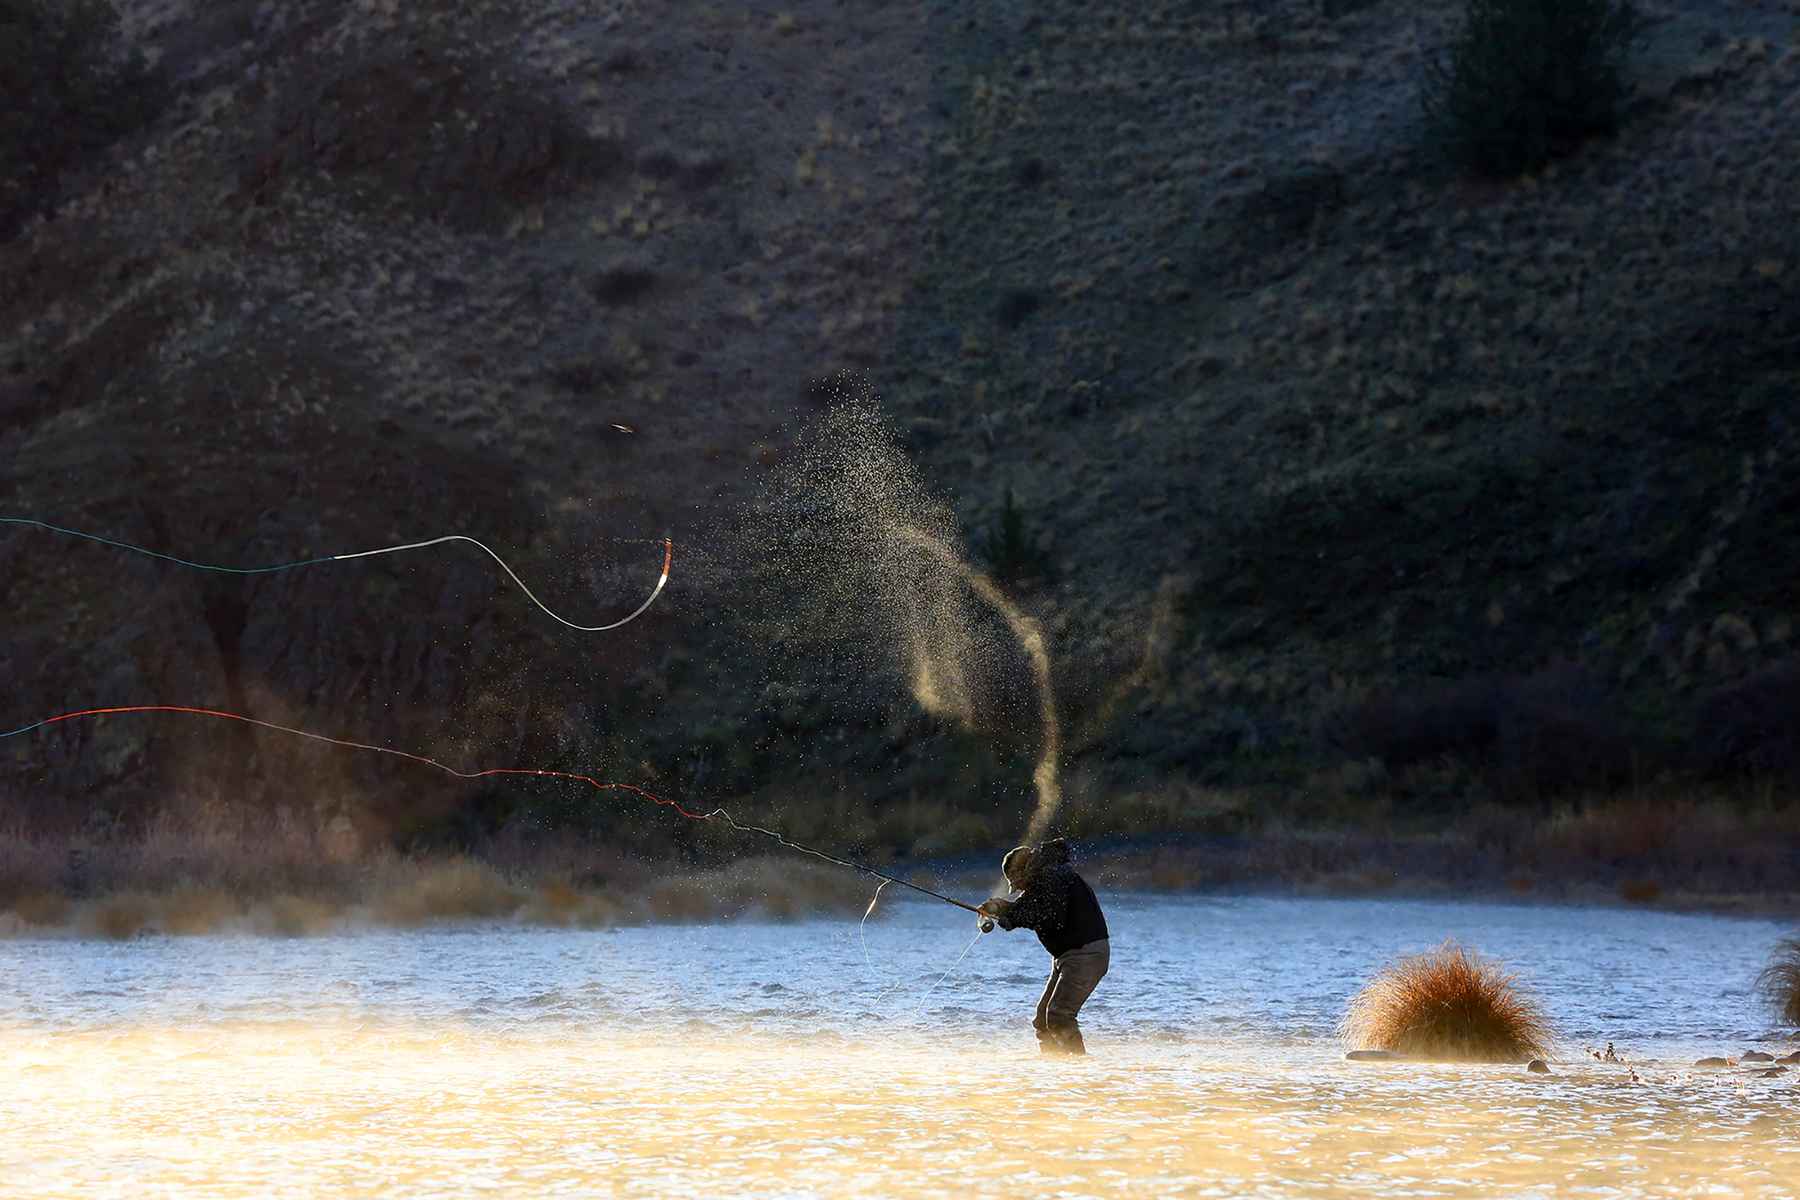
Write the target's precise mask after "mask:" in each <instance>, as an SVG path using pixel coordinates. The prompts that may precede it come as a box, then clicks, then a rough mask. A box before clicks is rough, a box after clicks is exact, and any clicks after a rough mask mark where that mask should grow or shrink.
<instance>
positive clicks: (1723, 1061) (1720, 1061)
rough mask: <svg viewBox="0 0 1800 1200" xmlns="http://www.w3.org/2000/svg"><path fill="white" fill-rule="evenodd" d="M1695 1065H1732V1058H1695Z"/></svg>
mask: <svg viewBox="0 0 1800 1200" xmlns="http://www.w3.org/2000/svg"><path fill="white" fill-rule="evenodd" d="M1694 1065H1695V1066H1696V1067H1729V1066H1730V1065H1731V1060H1730V1059H1729V1058H1717V1057H1713V1058H1698V1059H1695V1060H1694Z"/></svg>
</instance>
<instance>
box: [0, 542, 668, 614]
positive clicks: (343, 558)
mask: <svg viewBox="0 0 1800 1200" xmlns="http://www.w3.org/2000/svg"><path fill="white" fill-rule="evenodd" d="M0 525H23V526H27V527H29V528H33V529H42V530H45V531H47V532H49V533H57V534H62V535H64V536H66V537H75V538H81V539H83V540H85V541H90V542H98V543H100V544H101V545H103V546H112V547H114V548H115V549H119V550H128V551H130V552H131V553H133V554H142V555H144V556H145V557H147V558H156V559H161V560H162V561H164V562H172V563H176V564H178V565H180V566H184V567H192V568H194V569H195V570H198V571H214V572H217V573H219V574H223V575H267V574H272V573H273V572H276V571H291V570H293V569H295V568H297V567H311V566H317V565H319V564H320V563H332V562H348V561H349V560H351V559H354V558H374V557H376V556H377V555H382V554H399V553H402V552H404V551H407V550H423V549H425V548H426V547H428V546H442V545H444V544H446V543H448V542H467V543H469V544H470V545H471V546H474V547H475V548H476V549H478V550H480V551H481V552H482V553H483V554H485V555H487V556H488V557H489V558H491V559H493V560H494V561H495V562H496V563H498V564H499V566H500V569H501V570H502V571H504V572H506V574H507V577H508V578H510V579H511V580H512V581H513V582H514V583H515V584H517V585H518V588H519V590H520V591H521V592H524V593H525V598H526V599H527V600H530V601H531V602H532V603H533V604H534V605H536V606H537V607H538V609H539V610H540V611H542V612H543V614H544V615H545V616H547V617H549V618H550V619H551V620H553V621H555V622H557V623H558V624H560V625H563V626H566V627H567V628H569V629H573V630H575V631H576V632H577V633H606V632H609V631H611V630H614V629H618V628H620V627H621V626H624V625H629V624H631V622H633V621H635V620H637V619H638V618H639V617H641V616H643V615H644V613H645V612H647V611H648V610H649V608H650V606H651V605H652V604H655V603H656V598H657V597H658V596H660V595H662V592H663V588H664V587H665V586H667V584H668V582H669V568H670V566H671V565H672V564H673V562H674V559H675V543H674V541H673V540H672V539H670V538H663V539H662V544H663V564H662V574H661V576H659V577H658V579H657V581H656V586H655V587H654V588H652V589H651V590H650V595H649V597H648V598H646V599H645V600H644V602H643V603H642V604H640V605H638V606H637V607H636V608H635V609H633V610H632V611H631V612H630V613H628V614H627V615H625V616H623V617H621V618H619V619H618V620H617V621H610V622H607V623H604V624H599V625H581V624H577V623H576V622H574V621H571V620H568V619H567V618H565V617H563V616H561V615H559V614H558V613H556V612H553V611H552V610H551V609H550V608H549V606H548V605H546V604H545V603H544V602H543V601H542V600H539V599H538V598H537V594H536V593H534V592H533V591H532V590H531V589H530V588H528V587H526V586H525V581H524V580H523V579H520V578H519V575H518V572H516V571H514V570H513V569H512V567H511V566H509V565H508V564H507V562H506V560H505V559H503V558H501V557H500V556H499V555H498V554H496V553H494V551H493V550H492V549H490V548H489V547H488V546H487V545H486V544H485V543H483V542H480V541H477V540H476V539H475V538H472V537H469V536H467V535H466V534H461V533H450V534H445V535H444V536H442V537H435V538H427V539H425V540H424V541H418V542H403V543H401V544H400V545H397V546H381V547H378V548H377V549H374V550H357V551H354V552H352V553H349V554H324V555H320V556H318V557H316V558H302V559H297V560H295V561H293V562H285V563H275V564H273V565H271V566H266V567H227V566H220V565H218V564H216V563H203V562H195V561H194V560H192V559H187V558H180V557H177V556H176V555H173V554H164V553H162V552H161V551H158V550H150V549H146V548H145V547H143V546H134V545H132V544H131V543H129V542H121V541H117V540H115V539H113V538H109V537H102V536H100V535H99V534H97V533H85V532H83V531H82V530H79V529H66V528H64V527H63V526H61V525H52V524H50V523H49V522H48V521H37V520H33V519H31V518H29V517H0Z"/></svg>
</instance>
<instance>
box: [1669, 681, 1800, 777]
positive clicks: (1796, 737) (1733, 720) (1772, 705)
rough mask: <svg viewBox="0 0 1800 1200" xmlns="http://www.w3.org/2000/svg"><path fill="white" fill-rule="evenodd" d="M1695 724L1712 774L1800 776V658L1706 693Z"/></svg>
mask: <svg viewBox="0 0 1800 1200" xmlns="http://www.w3.org/2000/svg"><path fill="white" fill-rule="evenodd" d="M1694 724H1695V730H1694V745H1695V748H1696V750H1697V751H1698V753H1699V755H1700V756H1701V759H1702V762H1703V765H1704V766H1705V767H1706V768H1707V769H1708V770H1709V771H1711V772H1712V773H1713V774H1715V775H1720V776H1729V775H1753V776H1754V775H1777V776H1786V777H1790V778H1800V656H1790V657H1788V658H1786V659H1783V660H1782V661H1780V662H1777V663H1773V664H1771V665H1769V666H1767V667H1764V668H1763V669H1762V670H1760V671H1758V672H1756V673H1755V674H1753V675H1749V676H1746V677H1745V678H1743V679H1740V680H1737V681H1735V682H1733V683H1729V684H1726V685H1724V686H1722V687H1719V688H1715V689H1714V690H1712V691H1711V692H1709V693H1707V695H1706V696H1705V697H1703V698H1702V699H1701V701H1700V704H1699V706H1698V711H1697V713H1696V715H1695V722H1694Z"/></svg>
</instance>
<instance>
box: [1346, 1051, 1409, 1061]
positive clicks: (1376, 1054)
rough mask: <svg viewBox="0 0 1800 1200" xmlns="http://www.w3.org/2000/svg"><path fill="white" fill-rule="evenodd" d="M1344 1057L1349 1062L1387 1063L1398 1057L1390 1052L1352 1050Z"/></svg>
mask: <svg viewBox="0 0 1800 1200" xmlns="http://www.w3.org/2000/svg"><path fill="white" fill-rule="evenodd" d="M1344 1057H1345V1058H1347V1059H1349V1060H1350V1061H1351V1062H1389V1061H1392V1060H1393V1059H1396V1058H1399V1057H1400V1056H1399V1055H1398V1054H1395V1053H1394V1052H1393V1051H1392V1050H1352V1051H1351V1052H1350V1053H1348V1054H1346V1055H1344Z"/></svg>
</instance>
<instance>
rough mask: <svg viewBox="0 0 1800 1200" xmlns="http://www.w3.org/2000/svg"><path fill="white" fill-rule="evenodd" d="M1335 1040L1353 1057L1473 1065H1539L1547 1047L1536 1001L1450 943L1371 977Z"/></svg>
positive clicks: (1496, 970)
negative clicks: (1372, 1054)
mask: <svg viewBox="0 0 1800 1200" xmlns="http://www.w3.org/2000/svg"><path fill="white" fill-rule="evenodd" d="M1339 1032H1340V1033H1341V1034H1342V1036H1343V1037H1344V1039H1345V1041H1347V1042H1349V1043H1351V1044H1352V1045H1353V1046H1354V1047H1355V1048H1357V1049H1374V1050H1389V1051H1392V1052H1394V1053H1396V1054H1404V1055H1406V1056H1407V1057H1409V1058H1435V1059H1452V1060H1462V1061H1475V1062H1519V1061H1522V1060H1524V1059H1527V1058H1536V1057H1540V1056H1542V1055H1544V1054H1545V1053H1547V1051H1548V1049H1549V1043H1550V1024H1549V1020H1548V1019H1547V1018H1546V1016H1545V1015H1544V1011H1543V1009H1542V1008H1541V1007H1539V1005H1538V1003H1537V1001H1536V1000H1533V999H1532V998H1531V997H1529V996H1527V995H1525V994H1524V993H1522V992H1520V991H1519V989H1518V988H1517V986H1516V985H1515V981H1514V977H1513V976H1512V975H1509V974H1507V973H1506V972H1504V971H1502V970H1501V969H1500V968H1499V967H1498V966H1496V965H1495V964H1494V963H1491V962H1488V961H1487V960H1485V959H1483V958H1481V957H1480V956H1479V955H1476V954H1472V953H1470V952H1469V951H1467V950H1464V949H1463V948H1462V947H1461V946H1458V945H1456V944H1455V943H1454V942H1445V943H1444V944H1443V945H1442V946H1440V947H1438V948H1437V949H1436V950H1433V951H1431V952H1430V953H1429V954H1418V955H1413V956H1410V957H1407V958H1402V959H1401V960H1400V961H1399V962H1397V963H1395V964H1394V965H1393V966H1391V967H1389V968H1387V969H1386V970H1385V971H1383V972H1382V973H1381V974H1379V975H1377V976H1376V977H1375V978H1374V979H1373V980H1371V981H1370V982H1369V983H1368V984H1367V985H1366V986H1364V987H1363V989H1362V990H1361V991H1360V992H1358V993H1357V994H1356V996H1355V997H1354V998H1353V999H1352V1000H1351V1001H1350V1008H1349V1011H1348V1012H1346V1013H1345V1015H1344V1019H1343V1021H1342V1022H1341V1024H1340V1028H1339Z"/></svg>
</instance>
